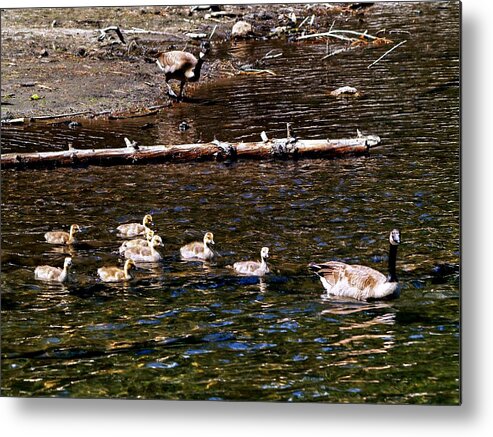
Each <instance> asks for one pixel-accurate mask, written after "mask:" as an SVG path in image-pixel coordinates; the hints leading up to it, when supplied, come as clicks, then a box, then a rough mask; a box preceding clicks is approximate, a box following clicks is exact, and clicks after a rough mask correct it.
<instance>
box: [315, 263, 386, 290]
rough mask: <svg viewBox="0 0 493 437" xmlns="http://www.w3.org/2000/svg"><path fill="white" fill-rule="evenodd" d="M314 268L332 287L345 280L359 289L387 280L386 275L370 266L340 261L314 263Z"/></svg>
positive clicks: (371, 286)
mask: <svg viewBox="0 0 493 437" xmlns="http://www.w3.org/2000/svg"><path fill="white" fill-rule="evenodd" d="M312 269H313V270H315V271H316V273H317V274H318V275H319V276H323V278H324V279H325V280H326V281H327V282H328V283H329V285H330V286H332V287H333V286H334V285H336V284H337V283H339V282H343V281H344V282H347V284H348V285H350V286H352V287H355V288H358V289H365V288H374V287H376V286H377V285H379V284H381V283H383V282H385V281H386V280H387V278H386V277H385V276H384V275H382V274H381V273H380V272H378V271H377V270H374V269H372V268H370V267H366V266H360V265H350V264H345V263H342V262H338V261H329V262H326V263H323V264H314V265H312Z"/></svg>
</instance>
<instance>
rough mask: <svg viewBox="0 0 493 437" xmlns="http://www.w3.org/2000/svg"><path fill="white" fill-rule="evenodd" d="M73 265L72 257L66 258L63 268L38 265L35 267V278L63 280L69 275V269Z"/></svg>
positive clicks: (40, 279)
mask: <svg viewBox="0 0 493 437" xmlns="http://www.w3.org/2000/svg"><path fill="white" fill-rule="evenodd" d="M71 265H72V258H68V257H67V258H65V260H64V261H63V269H61V268H60V267H51V266H38V267H36V268H35V269H34V278H35V279H37V280H39V281H53V282H63V281H65V280H66V279H67V277H68V269H69V267H70V266H71Z"/></svg>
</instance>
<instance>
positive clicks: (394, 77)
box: [1, 3, 460, 404]
mask: <svg viewBox="0 0 493 437" xmlns="http://www.w3.org/2000/svg"><path fill="white" fill-rule="evenodd" d="M366 20H367V22H366V23H363V24H362V25H361V26H362V27H361V29H359V30H361V31H364V30H365V29H366V28H370V29H371V31H370V33H372V31H377V30H380V29H383V28H385V29H387V31H388V30H391V29H396V30H399V31H400V32H403V31H404V32H409V34H408V33H399V34H394V35H393V36H394V37H395V41H396V42H398V41H401V40H403V39H407V40H408V41H407V43H406V44H404V45H403V46H402V47H400V48H399V49H397V50H396V51H395V52H394V53H393V54H392V55H389V57H388V58H387V59H386V60H382V61H381V62H380V63H378V64H377V65H376V66H374V67H373V68H371V69H368V68H367V66H368V65H369V64H370V63H371V62H373V61H374V60H375V59H376V58H378V57H379V56H380V55H381V54H383V53H384V52H385V50H387V49H388V48H387V47H384V48H379V49H372V50H355V51H351V52H348V53H346V54H340V55H337V56H334V57H331V58H329V59H328V60H325V61H321V60H320V59H321V58H322V57H323V56H324V55H325V53H326V52H325V50H326V47H325V44H323V43H320V44H301V43H297V44H287V43H284V42H279V41H264V42H251V41H250V42H245V43H238V44H236V45H235V46H234V47H232V48H229V47H225V46H221V47H218V48H216V56H218V57H222V58H223V59H228V58H229V59H230V60H232V61H234V62H236V63H239V64H241V63H248V62H252V61H253V60H255V59H259V58H261V57H262V56H264V55H265V54H266V53H267V52H268V51H269V50H272V49H276V51H282V52H283V56H282V57H280V58H276V59H273V60H270V61H269V62H268V63H267V67H268V68H269V69H272V70H273V71H275V72H276V73H277V75H276V76H239V77H234V78H231V79H225V80H221V81H219V82H216V83H211V84H208V85H204V86H202V87H200V88H199V89H197V90H196V92H195V93H194V95H193V99H192V102H186V103H182V104H180V105H175V106H174V107H173V108H172V109H170V110H167V111H164V112H163V113H162V114H160V115H159V117H157V118H150V119H139V120H133V121H124V122H122V121H114V122H104V123H102V122H95V121H94V122H87V121H83V125H82V127H80V128H78V129H69V128H68V127H67V126H66V125H56V126H49V127H47V126H45V125H43V126H40V125H38V124H36V125H34V127H33V126H29V127H28V128H19V127H16V128H9V129H3V131H2V147H3V149H2V150H3V152H7V151H19V152H21V151H28V150H58V149H64V148H66V145H67V142H69V141H71V142H73V143H74V145H75V146H76V147H81V148H84V147H91V148H92V147H99V148H100V147H115V146H121V145H123V137H125V136H126V137H129V138H132V139H137V140H138V141H139V142H140V143H142V144H145V145H152V144H169V143H189V142H196V141H209V140H211V139H213V138H214V136H217V137H218V138H219V139H222V140H229V141H240V140H243V141H248V140H257V139H258V138H259V134H260V132H261V131H262V130H265V131H267V132H268V134H269V136H271V137H279V136H283V134H284V132H285V123H286V122H288V121H289V122H291V123H292V124H293V126H294V127H295V129H296V134H297V135H298V136H299V137H302V138H327V137H330V138H341V137H351V136H354V135H355V133H356V130H357V129H359V130H361V131H362V132H365V133H372V134H378V135H380V136H381V137H382V140H383V144H382V146H381V147H379V148H378V149H375V150H373V151H372V152H371V154H370V156H368V157H362V158H348V159H339V160H330V161H325V160H313V161H299V162H288V161H281V162H238V163H233V164H229V163H190V164H179V165H171V164H167V165H146V166H136V167H132V166H126V167H125V166H121V167H108V168H101V167H89V168H85V169H57V170H49V171H18V172H16V171H2V275H1V287H2V394H3V395H5V396H60V397H63V396H65V397H122V398H158V399H213V400H231V399H233V400H272V401H323V402H377V403H440V404H455V403H458V402H459V396H460V395H459V380H460V379H459V378H460V375H459V334H460V327H459V305H460V301H459V297H460V296H459V278H458V264H459V157H460V149H459V89H458V78H459V11H458V4H456V3H430V4H423V3H421V4H416V3H411V4H398V5H395V6H394V8H389V7H388V5H387V6H385V5H377V6H375V7H374V9H373V12H371V13H368V14H367V16H366ZM342 26H343V24H342V23H341V27H342ZM431 29H433V31H430V30H431ZM343 85H351V86H356V87H357V88H359V89H361V90H362V91H364V93H365V96H364V97H363V98H360V99H334V98H331V97H330V96H328V92H329V91H331V90H332V89H334V88H337V87H339V86H343ZM184 120H185V121H187V122H188V123H189V124H190V125H191V129H189V130H187V131H185V132H183V133H182V132H180V131H179V130H178V125H179V124H180V122H182V121H184ZM149 123H152V124H153V126H151V127H150V128H147V127H149ZM145 213H151V214H152V216H153V218H154V223H155V230H156V231H157V232H158V233H159V235H161V236H162V238H163V241H164V247H163V248H162V250H161V253H162V254H163V258H164V259H163V261H162V262H160V263H158V264H156V265H150V266H140V267H139V269H138V270H137V271H136V272H135V275H134V276H135V279H134V280H132V281H131V282H129V283H128V284H116V285H105V284H102V283H100V282H99V281H98V280H97V275H96V270H97V268H98V267H100V266H102V265H118V264H120V265H121V264H122V263H121V259H120V258H119V256H118V252H117V249H118V246H119V244H120V243H121V240H120V239H119V238H118V237H117V233H116V230H115V228H116V226H118V225H119V224H121V223H125V222H128V221H140V220H141V218H142V216H143V215H144V214H145ZM72 223H78V224H79V225H80V226H81V227H82V232H81V233H80V234H78V237H79V243H78V244H76V245H73V247H69V248H57V247H53V246H51V245H48V244H47V243H45V242H44V239H43V234H44V233H45V232H46V231H48V230H53V229H66V228H68V227H69V225H70V224H72ZM394 227H398V228H399V229H401V233H402V239H403V244H402V245H401V247H400V249H399V256H398V274H399V278H400V280H401V282H402V284H403V291H402V295H401V297H400V298H399V299H398V300H395V301H389V302H381V303H375V302H374V303H361V302H355V301H354V302H352V301H347V300H346V301H337V300H333V299H327V298H325V297H324V296H323V288H322V285H321V283H320V282H319V280H318V279H317V278H316V277H314V276H313V275H312V274H311V273H310V272H309V271H308V269H307V264H308V263H309V262H311V261H325V260H331V259H338V260H343V261H346V262H350V263H361V264H365V265H368V266H370V267H373V268H376V269H378V270H381V271H383V272H385V271H386V262H387V246H388V243H387V239H388V232H389V231H390V230H391V229H392V228H394ZM206 231H212V232H214V235H215V240H216V246H217V250H218V252H219V253H220V255H221V257H220V258H219V259H218V261H217V262H216V263H214V264H202V263H198V262H183V261H182V260H181V259H180V257H179V253H178V249H179V247H180V246H181V245H182V244H185V243H187V242H189V241H192V240H199V239H201V238H202V236H203V234H204V232H206ZM262 246H269V247H270V250H271V258H270V266H271V270H272V273H271V274H269V275H268V276H266V277H265V278H264V279H258V278H246V277H239V276H237V275H235V274H234V273H233V272H232V270H231V269H230V268H229V267H228V266H229V265H231V264H232V263H233V262H234V261H237V260H244V259H258V256H259V251H260V248H261V247H262ZM67 255H70V256H72V258H73V261H74V265H73V268H72V276H71V279H70V281H69V282H67V283H66V284H64V285H50V284H45V283H42V282H38V281H35V280H34V275H33V270H34V268H35V266H36V265H40V264H49V265H57V266H59V265H62V263H63V258H64V257H65V256H67ZM443 265H445V267H446V269H444V270H441V271H440V272H439V273H437V266H443ZM441 272H445V274H441Z"/></svg>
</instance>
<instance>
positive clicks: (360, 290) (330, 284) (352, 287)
mask: <svg viewBox="0 0 493 437" xmlns="http://www.w3.org/2000/svg"><path fill="white" fill-rule="evenodd" d="M389 242H390V248H389V276H388V277H385V275H383V274H382V273H380V272H378V271H377V270H374V269H372V268H370V267H366V266H360V265H349V264H345V263H342V262H338V261H329V262H326V263H322V264H317V263H311V264H310V265H309V268H310V269H311V270H313V271H314V272H315V273H316V274H317V275H318V276H320V280H321V281H322V284H323V286H324V288H325V289H326V290H327V293H328V294H329V295H334V296H341V297H351V298H353V299H358V300H367V299H382V298H384V297H387V296H393V297H398V296H399V292H400V285H399V283H398V281H397V275H396V272H395V264H396V259H397V246H398V245H399V243H400V242H401V238H400V233H399V231H398V230H397V229H394V230H392V232H391V233H390V236H389Z"/></svg>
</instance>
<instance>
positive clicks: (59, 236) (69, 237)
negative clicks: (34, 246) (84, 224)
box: [45, 225, 80, 244]
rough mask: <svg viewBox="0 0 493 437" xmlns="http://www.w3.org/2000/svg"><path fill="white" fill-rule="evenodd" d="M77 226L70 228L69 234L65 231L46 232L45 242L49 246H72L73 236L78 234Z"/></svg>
mask: <svg viewBox="0 0 493 437" xmlns="http://www.w3.org/2000/svg"><path fill="white" fill-rule="evenodd" d="M79 231H80V228H79V225H72V226H70V232H65V231H51V232H46V234H45V240H46V241H47V242H48V243H50V244H72V243H75V241H76V240H75V237H74V234H75V233H76V232H79Z"/></svg>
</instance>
